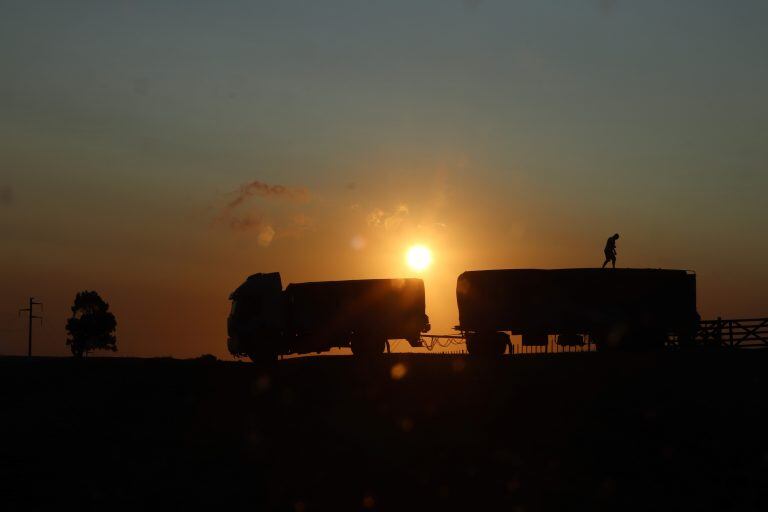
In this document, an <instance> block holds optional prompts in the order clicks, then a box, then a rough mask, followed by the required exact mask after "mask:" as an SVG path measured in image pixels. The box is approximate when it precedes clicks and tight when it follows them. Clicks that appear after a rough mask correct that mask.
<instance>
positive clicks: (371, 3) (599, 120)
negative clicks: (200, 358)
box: [0, 0, 768, 357]
mask: <svg viewBox="0 0 768 512" xmlns="http://www.w3.org/2000/svg"><path fill="white" fill-rule="evenodd" d="M0 8H1V9H0V13H2V14H1V15H0V234H1V236H2V238H1V240H2V246H1V247H2V250H0V283H2V284H1V287H0V290H1V293H0V354H22V353H25V351H26V332H25V323H24V321H23V320H20V319H18V317H17V310H18V309H19V308H21V307H24V306H25V302H26V300H27V299H28V297H29V296H30V295H34V296H35V297H36V298H38V299H39V300H41V301H42V302H44V303H45V310H44V316H45V320H44V323H43V326H42V328H40V327H38V326H36V329H37V333H38V334H39V335H38V336H37V337H36V353H38V354H48V355H65V354H67V353H68V349H67V347H66V346H65V344H64V340H65V332H64V324H65V321H66V318H67V316H68V314H69V307H70V305H71V304H72V301H73V299H74V296H75V293H76V292H77V291H81V290H85V289H89V290H90V289H95V290H97V291H98V292H99V293H101V295H102V297H103V298H104V299H105V300H107V301H108V302H109V303H110V304H111V307H112V310H113V311H114V313H115V314H116V315H117V320H118V331H117V337H118V348H119V350H120V352H119V353H120V354H122V355H132V356H133V355H135V356H159V355H172V356H177V357H193V356H197V355H199V354H203V353H212V354H215V355H217V356H220V357H229V356H228V354H227V351H226V344H225V342H226V328H225V320H226V315H227V312H228V308H229V302H228V300H227V297H228V294H229V293H230V292H231V291H232V290H233V289H234V288H235V287H236V286H237V285H238V284H240V283H241V282H242V281H243V280H244V279H245V278H246V277H247V276H248V275H249V274H252V273H256V272H271V271H279V272H281V274H282V277H283V284H284V285H286V284H288V283H290V282H302V281H319V280H337V279H357V278H368V277H401V276H409V277H410V276H413V277H423V278H424V280H425V284H426V288H427V313H428V314H429V315H430V318H431V320H432V325H433V331H435V332H450V330H451V328H452V327H453V326H454V325H455V324H456V322H457V319H458V314H457V311H456V305H455V300H456V299H455V285H456V277H457V276H458V275H459V274H460V273H461V272H462V271H464V270H470V269H485V268H517V267H522V268H531V267H532V268H559V267H589V266H599V265H600V264H601V263H602V260H603V253H602V249H603V246H604V244H605V240H606V238H607V237H608V236H610V235H611V234H613V233H614V232H617V231H618V232H619V233H620V234H621V238H620V240H619V241H618V265H619V266H622V267H624V266H628V267H664V268H684V269H692V270H695V271H696V272H697V274H698V287H699V297H698V303H699V311H700V313H701V314H702V316H703V317H704V318H709V317H716V316H718V315H720V316H723V317H750V316H768V229H767V222H766V221H767V220H768V201H767V200H766V193H767V192H768V96H767V94H768V30H766V21H768V2H765V1H763V0H754V1H752V0H734V1H722V0H717V1H715V0H695V1H694V0H689V1H675V2H670V1H667V0H642V1H640V0H637V1H630V0H614V1H610V0H602V1H601V0H528V1H507V0H464V1H461V0H381V1H379V0H346V1H340V0H323V1H317V0H312V1H294V0H274V1H256V0H247V1H246V0H240V1H216V2H213V1H208V2H202V1H197V0H184V1H181V0H175V1H172V0H152V1H139V0H135V1H130V2H124V1H103V0H102V1H95V0H88V1H86V0H70V1H67V2H62V1H60V0H55V1H36V0H23V1H8V0H0ZM414 244H422V245H425V246H427V247H429V248H430V249H431V251H432V256H433V263H432V265H431V266H430V267H429V268H428V269H426V270H425V271H424V272H421V273H417V272H415V271H414V270H412V269H411V268H409V267H408V266H407V264H406V259H405V253H406V250H407V249H408V248H409V247H410V246H412V245H414Z"/></svg>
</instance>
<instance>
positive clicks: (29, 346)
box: [19, 297, 43, 357]
mask: <svg viewBox="0 0 768 512" xmlns="http://www.w3.org/2000/svg"><path fill="white" fill-rule="evenodd" d="M35 306H40V311H41V312H42V310H43V303H42V302H37V301H35V298H34V297H30V298H29V307H28V308H24V309H20V310H19V316H21V314H22V313H27V314H28V316H29V331H28V334H29V338H28V340H27V357H32V320H34V319H35V318H39V319H40V325H43V317H41V316H37V315H35V312H34V308H35Z"/></svg>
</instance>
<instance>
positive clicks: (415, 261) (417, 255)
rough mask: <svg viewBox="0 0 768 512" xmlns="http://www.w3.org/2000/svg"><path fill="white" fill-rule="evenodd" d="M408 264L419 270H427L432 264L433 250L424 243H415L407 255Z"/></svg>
mask: <svg viewBox="0 0 768 512" xmlns="http://www.w3.org/2000/svg"><path fill="white" fill-rule="evenodd" d="M405 260H406V261H407V262H408V266H409V267H411V268H412V269H413V270H416V271H417V272H421V271H422V270H426V269H427V267H429V266H430V265H431V264H432V251H430V250H429V248H427V247H424V246H423V245H414V246H413V247H411V248H410V249H408V252H407V253H406V255H405Z"/></svg>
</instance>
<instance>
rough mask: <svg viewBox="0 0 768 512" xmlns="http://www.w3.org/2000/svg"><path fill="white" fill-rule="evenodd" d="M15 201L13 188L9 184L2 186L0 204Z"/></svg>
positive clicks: (0, 188) (0, 187)
mask: <svg viewBox="0 0 768 512" xmlns="http://www.w3.org/2000/svg"><path fill="white" fill-rule="evenodd" d="M12 202H13V189H12V188H11V187H9V186H0V205H4V206H5V205H9V204H11V203H12Z"/></svg>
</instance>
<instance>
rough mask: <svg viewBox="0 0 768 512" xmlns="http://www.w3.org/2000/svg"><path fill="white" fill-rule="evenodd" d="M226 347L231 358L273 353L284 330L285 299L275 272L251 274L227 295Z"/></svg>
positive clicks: (260, 356) (255, 356)
mask: <svg viewBox="0 0 768 512" xmlns="http://www.w3.org/2000/svg"><path fill="white" fill-rule="evenodd" d="M229 299H230V300H231V301H232V309H231V310H230V313H229V317H228V318H227V335H228V339H227V348H228V349H229V352H230V353H232V354H233V355H240V356H248V357H251V358H262V357H263V356H264V355H265V354H274V353H276V352H277V350H276V349H277V345H278V344H279V342H280V339H281V337H282V335H283V332H284V331H285V327H286V326H285V323H286V315H285V305H284V302H285V296H284V293H283V284H282V281H281V279H280V274H279V273H278V272H272V273H269V274H254V275H252V276H250V277H248V279H247V280H246V281H245V282H244V283H243V284H242V285H240V286H239V287H238V288H237V289H236V290H235V291H234V292H232V294H231V295H230V296H229Z"/></svg>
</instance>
